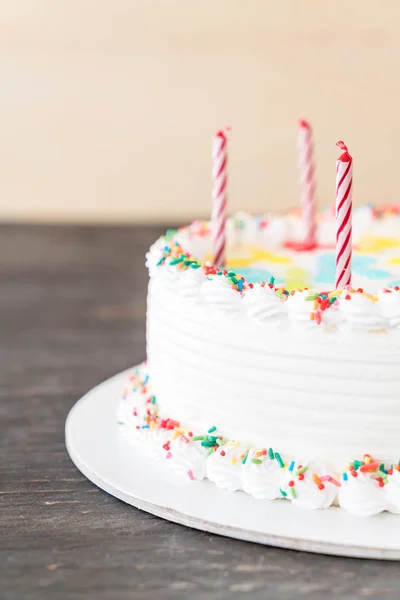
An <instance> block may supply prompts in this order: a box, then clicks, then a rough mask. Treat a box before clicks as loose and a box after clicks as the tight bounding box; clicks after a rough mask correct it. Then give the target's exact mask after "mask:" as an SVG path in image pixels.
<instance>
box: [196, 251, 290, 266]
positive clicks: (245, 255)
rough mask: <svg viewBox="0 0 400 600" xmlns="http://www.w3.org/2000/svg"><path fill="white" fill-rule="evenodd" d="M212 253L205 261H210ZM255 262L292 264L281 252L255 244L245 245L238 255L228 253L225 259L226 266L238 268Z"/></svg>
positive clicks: (252, 264)
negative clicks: (274, 251) (277, 252)
mask: <svg viewBox="0 0 400 600" xmlns="http://www.w3.org/2000/svg"><path fill="white" fill-rule="evenodd" d="M212 260H213V257H212V255H211V254H210V255H208V256H207V257H206V261H212ZM257 262H269V263H274V264H283V265H284V264H287V265H289V264H293V260H292V259H291V258H289V257H287V256H283V255H282V254H275V253H273V252H268V251H267V250H265V249H264V248H260V247H257V246H247V247H246V248H241V249H240V255H239V256H237V257H236V256H235V253H232V254H230V256H229V257H228V260H227V268H228V269H229V268H231V267H233V266H234V267H235V268H236V269H240V267H250V266H254V264H255V263H257Z"/></svg>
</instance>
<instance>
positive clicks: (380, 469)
mask: <svg viewBox="0 0 400 600" xmlns="http://www.w3.org/2000/svg"><path fill="white" fill-rule="evenodd" d="M379 471H383V472H384V473H386V474H387V471H386V469H385V465H384V464H383V463H382V464H381V465H379Z"/></svg>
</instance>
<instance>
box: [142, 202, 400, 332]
mask: <svg viewBox="0 0 400 600" xmlns="http://www.w3.org/2000/svg"><path fill="white" fill-rule="evenodd" d="M335 235H336V225H335V216H334V211H333V209H328V210H326V211H325V212H324V213H321V214H320V215H319V219H318V226H317V245H316V247H314V248H311V249H306V248H304V247H302V246H301V240H302V239H303V237H304V230H303V221H302V219H301V213H300V211H297V210H293V211H289V212H288V213H286V214H282V215H277V214H275V215H261V216H252V215H249V214H247V213H236V214H235V215H234V216H232V217H231V218H229V219H228V220H227V264H226V267H225V268H224V269H218V268H217V267H215V266H214V265H213V264H212V244H211V231H210V223H209V222H207V221H194V222H193V223H192V224H190V225H188V226H185V227H182V228H180V229H179V230H177V231H169V232H167V234H166V235H165V236H163V237H162V238H160V239H159V240H158V241H157V242H156V243H155V244H154V245H153V246H152V248H151V249H150V252H149V254H148V262H147V264H148V266H149V270H150V276H151V277H152V278H153V276H154V275H156V276H157V275H159V276H160V277H162V278H164V280H168V285H169V286H170V287H171V288H172V287H173V288H174V289H175V291H177V292H178V293H179V294H182V295H185V296H187V297H190V298H191V299H192V300H193V301H196V302H201V303H206V304H209V305H213V306H214V307H215V308H216V309H218V310H220V311H224V312H233V311H241V310H244V311H246V312H248V313H250V314H251V315H252V316H254V317H255V318H258V319H259V320H263V321H269V322H271V321H272V320H275V321H276V320H277V319H281V318H284V317H285V316H287V317H289V318H290V319H291V320H294V321H302V322H313V321H314V323H315V324H317V325H319V324H321V323H324V324H325V325H329V326H330V327H331V326H336V325H338V324H347V325H350V326H351V327H352V328H358V329H367V330H374V331H375V330H381V329H392V328H396V327H397V326H398V325H399V324H400V206H390V207H381V208H375V207H372V206H369V205H366V206H363V207H360V208H357V209H355V210H354V212H353V258H352V285H351V287H350V286H347V287H346V288H345V289H341V290H335V289H334V280H335Z"/></svg>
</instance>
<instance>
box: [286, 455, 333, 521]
mask: <svg viewBox="0 0 400 600" xmlns="http://www.w3.org/2000/svg"><path fill="white" fill-rule="evenodd" d="M332 472H333V471H332V467H331V466H329V465H327V464H325V463H320V462H317V461H301V462H299V461H295V460H292V461H290V462H289V463H288V464H286V466H285V469H284V480H283V482H282V490H281V493H282V496H284V497H285V498H288V499H290V500H292V502H293V503H294V504H297V505H298V506H301V507H303V508H308V509H313V510H314V509H321V508H328V507H329V506H331V504H332V503H333V501H334V500H335V498H336V496H337V492H338V489H339V488H340V482H339V481H338V479H337V478H336V477H335V476H333V475H332Z"/></svg>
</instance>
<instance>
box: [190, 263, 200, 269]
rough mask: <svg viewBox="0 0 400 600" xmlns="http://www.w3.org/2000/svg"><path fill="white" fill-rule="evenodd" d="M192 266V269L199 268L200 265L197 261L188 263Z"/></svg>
mask: <svg viewBox="0 0 400 600" xmlns="http://www.w3.org/2000/svg"><path fill="white" fill-rule="evenodd" d="M190 266H191V267H192V269H200V267H201V265H199V263H192V264H191V265H190Z"/></svg>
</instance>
